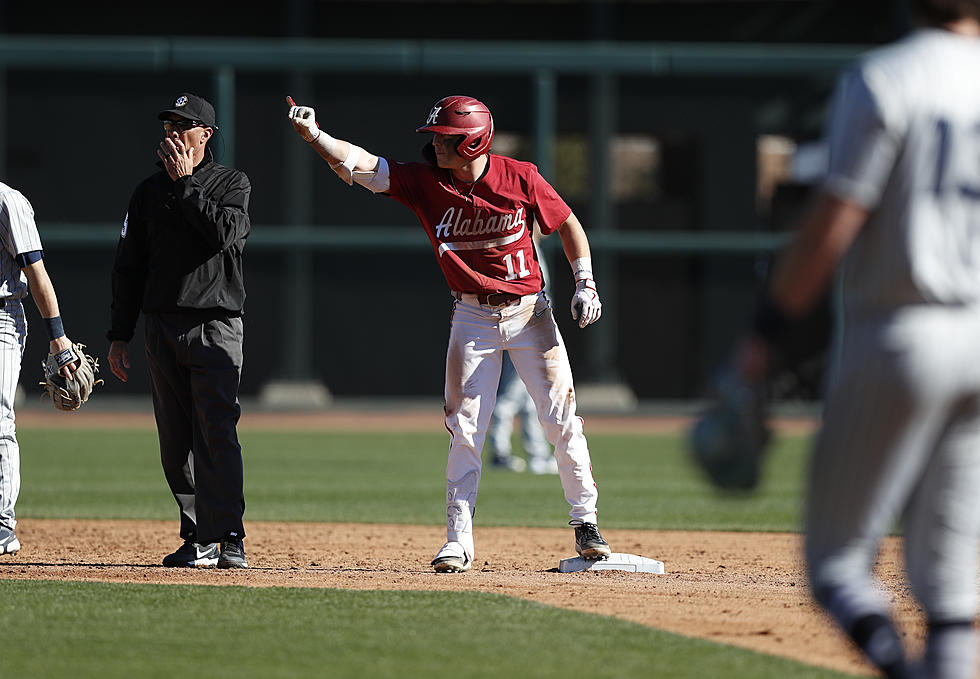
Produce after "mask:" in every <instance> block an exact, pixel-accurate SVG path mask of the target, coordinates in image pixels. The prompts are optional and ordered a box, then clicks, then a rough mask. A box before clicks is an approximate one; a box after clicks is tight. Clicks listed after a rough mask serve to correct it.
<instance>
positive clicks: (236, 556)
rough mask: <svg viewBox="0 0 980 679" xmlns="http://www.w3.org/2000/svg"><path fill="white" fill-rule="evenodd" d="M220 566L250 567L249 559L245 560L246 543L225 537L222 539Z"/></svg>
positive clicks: (219, 556)
mask: <svg viewBox="0 0 980 679" xmlns="http://www.w3.org/2000/svg"><path fill="white" fill-rule="evenodd" d="M218 568H248V561H246V560H245V545H243V544H242V541H241V540H238V539H237V538H225V539H224V540H222V541H221V554H219V555H218Z"/></svg>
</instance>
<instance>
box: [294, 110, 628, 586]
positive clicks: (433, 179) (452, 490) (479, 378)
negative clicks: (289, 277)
mask: <svg viewBox="0 0 980 679" xmlns="http://www.w3.org/2000/svg"><path fill="white" fill-rule="evenodd" d="M290 103H291V100H290ZM289 119H290V120H291V121H292V123H293V127H294V128H295V130H296V132H297V133H299V134H300V136H302V138H303V139H304V140H306V141H307V142H308V143H309V144H310V145H311V146H313V148H314V150H315V151H316V152H317V154H318V155H319V156H320V157H321V158H323V159H324V160H325V161H326V162H327V163H329V164H330V167H331V168H333V170H334V171H335V172H336V173H337V174H338V175H339V176H340V178H341V179H343V180H344V181H345V182H347V184H352V183H354V182H356V183H358V184H360V185H362V186H364V187H365V188H367V189H368V190H370V191H372V192H374V193H381V194H386V195H389V196H391V197H392V198H394V199H395V200H397V201H398V202H400V203H402V204H403V205H405V206H406V207H408V208H409V209H411V210H412V211H413V212H414V213H415V215H416V217H418V219H419V221H420V222H421V224H422V226H423V227H424V229H425V231H426V234H427V235H428V236H429V240H430V241H431V242H432V247H433V249H434V251H435V255H436V259H437V260H438V262H439V266H440V267H441V269H442V272H443V274H444V275H445V277H446V282H447V283H448V284H449V287H450V289H451V290H452V295H453V314H452V322H451V328H450V334H449V349H448V352H447V356H446V408H445V410H446V428H447V429H448V430H449V432H450V435H451V441H450V446H449V462H448V464H447V466H446V477H447V482H446V489H447V499H446V522H447V527H446V532H447V542H446V544H445V545H444V546H443V547H442V549H440V550H439V552H438V554H436V557H435V559H433V561H432V565H433V566H434V567H435V570H436V571H439V572H461V571H467V570H469V569H470V567H471V566H472V563H473V554H474V542H473V512H474V510H475V507H476V496H477V491H478V489H479V485H480V473H481V470H482V461H481V453H482V451H483V443H484V439H485V438H486V433H487V424H488V422H489V420H490V413H491V412H492V411H493V405H494V399H495V396H496V391H497V382H498V380H499V379H500V361H501V355H502V353H503V351H504V350H507V351H508V352H509V353H510V358H511V360H512V361H513V362H514V367H515V368H516V369H517V372H518V374H519V375H520V376H521V379H522V380H523V381H524V384H525V385H527V389H528V392H530V394H531V397H532V398H533V399H534V402H535V404H536V405H537V409H538V417H539V418H540V419H541V421H542V423H543V424H544V425H545V430H546V432H547V434H548V440H549V441H550V442H551V443H552V445H554V446H555V457H556V458H557V459H558V470H559V475H560V478H561V484H562V488H563V489H564V491H565V499H566V500H567V501H568V503H569V505H571V507H572V509H571V512H570V515H571V517H572V521H571V522H570V523H571V524H572V525H574V526H575V549H576V550H577V551H578V552H579V554H581V555H582V556H584V557H586V558H593V559H594V558H600V557H604V556H608V555H609V554H610V549H609V545H608V544H607V543H606V541H605V540H603V539H602V536H601V535H600V534H599V528H598V526H597V525H596V499H597V496H598V492H597V490H596V485H595V481H594V480H593V477H592V462H591V459H590V455H589V448H588V445H587V443H586V440H585V435H584V434H583V432H582V420H581V418H579V417H577V416H576V414H575V389H574V387H573V385H572V369H571V366H570V365H569V362H568V355H567V353H566V352H565V345H564V342H563V341H562V338H561V335H560V334H559V332H558V326H557V325H556V324H555V321H554V318H553V316H552V310H551V302H550V301H549V299H548V297H547V296H546V295H545V294H544V293H543V291H542V288H543V286H544V282H543V280H542V276H541V269H540V266H539V264H538V259H537V254H536V253H535V249H534V246H533V244H532V241H531V232H532V227H533V225H534V223H535V220H537V223H538V225H539V226H540V228H541V231H542V233H543V234H545V235H547V234H550V233H552V232H554V231H557V232H558V234H559V235H560V237H561V240H562V245H563V246H564V249H565V255H566V256H567V257H568V261H569V264H570V265H571V268H572V272H573V273H574V275H575V281H576V289H575V293H574V295H573V297H572V317H573V318H574V319H576V320H578V324H579V327H582V328H584V327H585V326H587V325H589V324H590V323H593V322H594V321H596V320H598V318H599V315H600V313H601V309H602V305H601V304H600V302H599V295H598V293H597V292H596V287H595V281H594V280H593V278H592V259H591V255H590V251H589V241H588V239H587V237H586V235H585V230H584V229H583V228H582V225H581V224H580V223H579V221H578V219H576V217H575V215H574V214H572V211H571V209H569V207H568V205H566V204H565V202H564V201H563V200H562V199H561V197H560V196H559V195H558V194H557V193H556V192H555V190H554V189H553V188H552V187H551V185H550V184H548V183H547V182H546V181H545V180H544V178H542V177H541V175H540V174H539V173H538V171H537V168H535V167H534V166H533V165H531V164H530V163H524V162H519V161H516V160H513V159H511V158H507V157H505V156H499V155H495V154H492V153H490V152H489V150H490V143H491V141H492V139H493V118H492V117H491V115H490V111H489V109H487V107H486V106H484V105H483V104H482V103H481V102H479V101H477V100H476V99H473V98H472V97H464V96H451V97H445V98H444V99H441V100H439V101H438V102H436V104H435V105H434V106H433V107H432V110H431V111H430V112H429V115H428V117H427V118H426V120H425V122H424V124H423V125H422V126H421V127H419V128H418V129H417V130H416V131H418V132H428V133H431V134H432V140H431V142H428V143H426V144H425V146H424V148H423V156H424V157H425V159H426V162H424V163H401V162H394V161H392V162H388V160H386V159H385V158H380V157H378V156H374V155H372V154H370V153H368V152H367V151H365V150H363V149H361V148H360V147H358V146H355V145H353V144H351V143H348V142H346V141H341V140H339V139H334V138H333V137H331V136H330V135H329V134H327V133H326V132H324V131H323V130H320V129H319V127H318V126H317V124H316V119H315V114H314V111H313V109H312V108H309V107H307V106H292V107H291V108H290V109H289Z"/></svg>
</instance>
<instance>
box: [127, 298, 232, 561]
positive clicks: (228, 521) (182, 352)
mask: <svg viewBox="0 0 980 679" xmlns="http://www.w3.org/2000/svg"><path fill="white" fill-rule="evenodd" d="M145 325H146V328H145V335H146V359H147V365H148V366H149V372H150V384H151V386H152V392H153V414H154V416H155V417H156V423H157V435H158V436H159V439H160V459H161V461H162V463H163V473H164V475H165V476H166V478H167V483H168V484H169V485H170V490H171V492H172V493H173V495H174V499H175V500H176V501H177V506H178V507H180V536H181V538H183V539H184V540H191V541H193V542H200V543H210V542H218V541H220V540H221V539H222V538H225V537H227V536H229V534H232V535H233V536H236V537H237V539H241V538H243V537H245V529H244V526H243V525H242V515H243V514H244V513H245V492H244V471H243V466H242V448H241V446H240V445H239V443H238V432H237V430H236V425H237V424H238V419H239V417H240V416H241V407H240V406H239V403H238V385H239V382H240V379H241V372H242V339H243V336H244V334H243V330H242V319H241V318H219V319H214V320H210V319H209V320H201V318H199V317H194V316H193V315H184V314H169V313H165V314H147V316H146V324H145ZM235 534H237V535H235Z"/></svg>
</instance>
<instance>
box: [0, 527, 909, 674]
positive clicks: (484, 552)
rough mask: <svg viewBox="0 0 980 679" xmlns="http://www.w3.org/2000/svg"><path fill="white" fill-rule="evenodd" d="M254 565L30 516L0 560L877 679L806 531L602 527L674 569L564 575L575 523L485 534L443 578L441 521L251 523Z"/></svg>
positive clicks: (129, 533)
mask: <svg viewBox="0 0 980 679" xmlns="http://www.w3.org/2000/svg"><path fill="white" fill-rule="evenodd" d="M246 530H247V532H248V538H247V540H246V550H247V553H248V559H249V563H250V565H251V568H250V569H249V570H248V571H219V570H215V569H206V570H205V569H198V570H194V569H170V568H163V567H162V566H160V565H159V563H160V559H161V558H162V557H163V555H164V554H166V553H168V552H170V551H172V550H173V549H174V548H175V547H176V546H177V544H178V542H177V539H176V535H175V533H176V524H175V522H166V521H101V520H100V521H83V520H50V519H24V520H22V521H21V522H20V523H19V524H18V527H17V534H18V536H19V537H20V538H21V541H22V543H23V548H22V549H21V551H20V552H19V553H18V554H16V555H13V556H5V557H0V578H16V579H45V580H52V579H61V580H90V581H91V580H95V581H104V582H135V583H158V584H197V585H248V586H254V587H335V588H342V589H392V590H454V591H472V590H475V591H483V592H493V593H496V594H503V595H507V596H514V597H521V598H524V599H529V600H532V601H537V602H540V603H543V604H547V605H550V606H560V607H563V608H569V609H574V610H578V611H584V612H588V613H596V614H599V615H607V616H614V617H617V618H622V619H625V620H631V621H633V622H637V623H640V624H642V625H648V626H650V627H656V628H659V629H663V630H667V631H670V632H675V633H677V634H683V635H686V636H690V637H700V638H706V639H710V640H712V641H717V642H722V643H727V644H733V645H735V646H741V647H744V648H748V649H752V650H754V651H759V652H762V653H769V654H773V655H778V656H783V657H787V658H792V659H794V660H799V661H802V662H805V663H809V664H812V665H816V666H821V667H827V668H830V669H835V670H839V671H845V672H853V673H860V674H872V670H871V668H870V667H869V666H868V665H866V664H865V663H864V662H863V661H862V660H861V658H860V657H859V656H858V655H857V654H856V653H855V652H854V651H853V650H851V649H850V647H849V646H848V645H847V643H846V641H845V640H844V638H843V637H842V636H841V635H840V634H839V633H838V632H837V631H836V630H835V628H834V627H833V626H832V625H831V624H829V622H828V620H827V619H825V618H824V617H823V614H822V613H820V612H819V611H818V610H817V609H816V607H815V606H814V605H813V604H812V602H811V601H810V598H809V595H808V592H807V588H806V583H805V580H804V576H803V568H802V562H801V559H800V537H799V536H798V535H795V534H786V533H728V532H681V531H639V530H615V529H603V535H604V536H605V537H606V539H607V540H609V542H610V544H611V545H612V546H613V548H614V549H615V550H616V551H620V552H630V553H634V554H640V555H642V556H647V557H650V558H654V559H659V560H661V561H664V562H665V566H666V570H667V572H666V574H665V575H651V574H630V573H622V572H613V571H603V572H583V573H558V572H557V567H558V562H559V561H560V560H561V559H562V558H565V557H568V556H574V550H573V547H572V533H571V531H570V530H569V529H567V528H565V529H562V528H555V529H550V528H548V529H546V528H521V529H514V528H480V527H477V529H476V541H477V549H478V550H479V551H478V553H477V558H476V563H475V564H474V567H473V570H471V571H470V572H468V573H462V574H437V573H434V572H433V571H432V570H431V568H430V566H429V560H430V559H431V558H432V556H433V554H434V553H435V551H436V550H437V549H438V547H439V546H440V545H441V544H442V542H443V538H444V534H443V529H442V527H437V526H406V525H379V524H324V523H276V522H250V523H246ZM900 569H901V562H900V553H899V542H898V541H897V540H889V541H888V542H887V544H886V545H885V548H884V550H883V552H882V555H881V557H880V560H879V574H880V575H881V577H882V578H883V579H884V581H885V582H887V583H889V585H890V586H891V587H892V591H893V593H894V605H895V607H896V610H897V614H898V616H899V618H900V623H901V625H902V630H903V633H904V634H905V636H906V642H907V643H908V645H909V646H911V647H913V648H918V647H920V646H921V644H922V625H921V620H919V617H918V614H917V612H916V609H915V606H914V604H913V602H912V600H911V598H910V596H909V594H908V592H907V589H906V588H905V586H904V584H903V581H902V579H901V575H900V573H901V570H900Z"/></svg>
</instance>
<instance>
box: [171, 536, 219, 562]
mask: <svg viewBox="0 0 980 679" xmlns="http://www.w3.org/2000/svg"><path fill="white" fill-rule="evenodd" d="M217 563H218V543H217V542H211V543H208V544H205V545H202V544H198V543H197V542H191V541H190V540H185V541H184V544H182V545H181V546H180V547H179V548H178V549H177V551H176V552H174V553H173V554H168V555H167V556H165V557H163V565H164V566H166V567H167V568H210V567H211V566H214V565H215V564H217Z"/></svg>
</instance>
